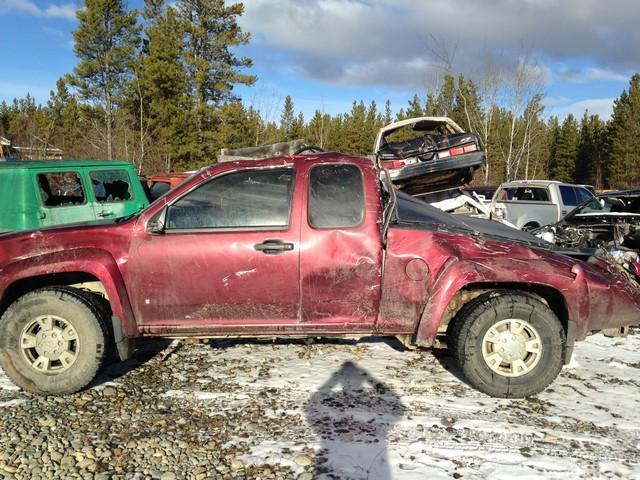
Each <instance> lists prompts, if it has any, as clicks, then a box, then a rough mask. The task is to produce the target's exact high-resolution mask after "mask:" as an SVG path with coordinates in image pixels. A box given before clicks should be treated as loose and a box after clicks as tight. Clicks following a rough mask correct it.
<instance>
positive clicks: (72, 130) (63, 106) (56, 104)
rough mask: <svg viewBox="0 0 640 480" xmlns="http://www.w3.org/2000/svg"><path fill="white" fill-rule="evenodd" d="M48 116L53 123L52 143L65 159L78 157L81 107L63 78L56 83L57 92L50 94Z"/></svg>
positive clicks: (80, 140)
mask: <svg viewBox="0 0 640 480" xmlns="http://www.w3.org/2000/svg"><path fill="white" fill-rule="evenodd" d="M47 110H48V111H47V114H48V116H49V118H50V119H51V122H52V127H53V131H52V132H51V143H53V144H54V145H55V146H57V147H59V148H61V149H62V151H63V152H64V155H65V157H67V158H72V157H74V156H77V155H78V154H79V153H80V152H78V150H77V149H78V147H79V146H80V145H81V143H82V139H81V134H80V132H79V130H78V129H79V128H81V125H80V123H81V118H80V107H79V105H78V102H77V101H76V99H75V98H74V97H73V95H71V93H70V92H69V89H68V88H67V84H66V83H65V81H64V79H63V78H60V79H58V81H57V82H56V90H55V91H53V90H52V91H51V92H50V93H49V101H48V102H47Z"/></svg>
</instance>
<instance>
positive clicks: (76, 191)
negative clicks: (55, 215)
mask: <svg viewBox="0 0 640 480" xmlns="http://www.w3.org/2000/svg"><path fill="white" fill-rule="evenodd" d="M36 179H37V182H38V190H39V191H40V198H41V200H42V204H43V205H44V206H45V207H68V206H73V205H82V204H85V203H86V202H87V198H86V194H85V190H84V187H83V185H82V179H81V177H80V174H79V172H74V171H67V172H48V173H38V174H37V176H36Z"/></svg>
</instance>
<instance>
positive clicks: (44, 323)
mask: <svg viewBox="0 0 640 480" xmlns="http://www.w3.org/2000/svg"><path fill="white" fill-rule="evenodd" d="M90 295H91V294H90V293H86V292H83V291H80V290H76V289H73V288H69V287H48V288H42V289H39V290H35V291H33V292H30V293H27V294H26V295H24V296H22V297H20V298H18V299H17V300H16V301H15V302H13V303H12V304H11V305H10V306H9V308H8V309H7V310H6V311H5V313H4V315H2V318H1V319H0V364H1V365H2V368H3V369H4V371H5V372H6V374H7V375H8V376H9V377H10V378H11V379H12V380H13V381H14V382H15V383H16V384H17V385H18V386H19V387H22V388H23V389H24V390H27V391H29V392H33V393H39V394H53V395H60V394H65V393H73V392H77V391H78V390H81V389H82V388H84V387H86V386H87V385H88V384H89V382H91V380H93V378H94V377H95V376H96V373H97V372H98V370H99V369H100V367H101V366H102V364H103V362H104V360H105V357H106V355H107V350H108V348H107V346H108V344H109V340H110V335H109V331H108V329H107V326H106V322H105V320H106V319H105V318H104V315H105V314H104V311H103V310H101V309H100V308H99V307H98V304H97V302H95V301H93V299H92V298H90Z"/></svg>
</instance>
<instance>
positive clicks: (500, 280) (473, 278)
mask: <svg viewBox="0 0 640 480" xmlns="http://www.w3.org/2000/svg"><path fill="white" fill-rule="evenodd" d="M581 283H582V282H579V284H578V287H579V286H580V285H581ZM472 284H473V285H474V287H481V285H482V284H487V288H488V289H496V288H497V287H496V286H497V285H500V284H504V285H506V286H507V288H511V289H513V286H514V285H521V286H522V287H525V288H526V286H527V282H523V281H522V279H521V278H519V276H518V273H517V272H516V271H515V270H513V271H511V272H510V273H509V272H505V271H504V270H502V269H495V268H492V267H491V262H490V261H487V262H484V264H480V263H478V262H474V261H459V260H457V259H450V260H449V261H448V262H447V263H446V264H445V265H444V266H443V269H442V271H441V273H440V275H439V276H438V279H437V280H436V282H435V283H434V285H433V288H432V290H431V295H430V297H429V300H428V301H427V304H426V306H425V308H424V310H423V313H422V315H421V317H420V321H419V323H418V328H417V329H416V338H415V342H416V344H418V345H420V346H432V345H433V344H434V343H435V339H436V336H437V334H438V329H439V327H440V324H441V323H442V320H443V319H444V318H445V314H446V312H447V309H448V308H449V306H450V305H451V302H452V300H453V299H454V297H455V296H456V295H457V294H458V293H459V292H460V291H462V290H463V289H464V288H465V287H467V286H469V285H472ZM532 285H533V286H537V287H542V288H544V289H546V290H553V291H554V293H555V294H556V295H558V296H559V298H562V300H563V301H564V304H565V307H567V316H568V318H567V322H568V325H567V334H571V336H572V337H573V339H575V336H576V324H575V321H576V320H577V319H579V315H578V312H576V311H572V310H571V309H570V308H568V307H569V305H568V304H567V302H566V297H565V295H564V294H563V292H562V291H560V290H559V289H558V288H557V287H556V286H554V285H552V284H547V283H540V282H536V283H534V284H532ZM498 288H499V287H498ZM525 288H523V290H524V291H526V290H525ZM572 324H573V325H572ZM573 339H572V340H573ZM568 344H569V342H568ZM569 345H571V346H572V345H573V341H572V342H571V343H570V344H569Z"/></svg>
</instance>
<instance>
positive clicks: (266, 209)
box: [167, 168, 294, 230]
mask: <svg viewBox="0 0 640 480" xmlns="http://www.w3.org/2000/svg"><path fill="white" fill-rule="evenodd" d="M293 179H294V171H293V169H292V168H274V169H265V170H245V171H240V172H233V173H229V174H226V175H222V176H220V177H217V178H214V179H213V180H211V181H209V182H207V183H205V184H204V185H201V186H200V187H198V188H197V189H196V190H194V191H192V192H189V193H187V194H186V195H185V196H184V197H182V198H181V199H179V200H178V201H177V202H175V203H174V204H173V205H171V206H170V207H169V210H168V211H167V229H168V230H172V229H174V230H175V229H189V230H190V229H210V228H225V229H226V228H251V227H254V228H260V227H272V228H287V227H288V226H289V212H290V209H291V194H292V192H293Z"/></svg>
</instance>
